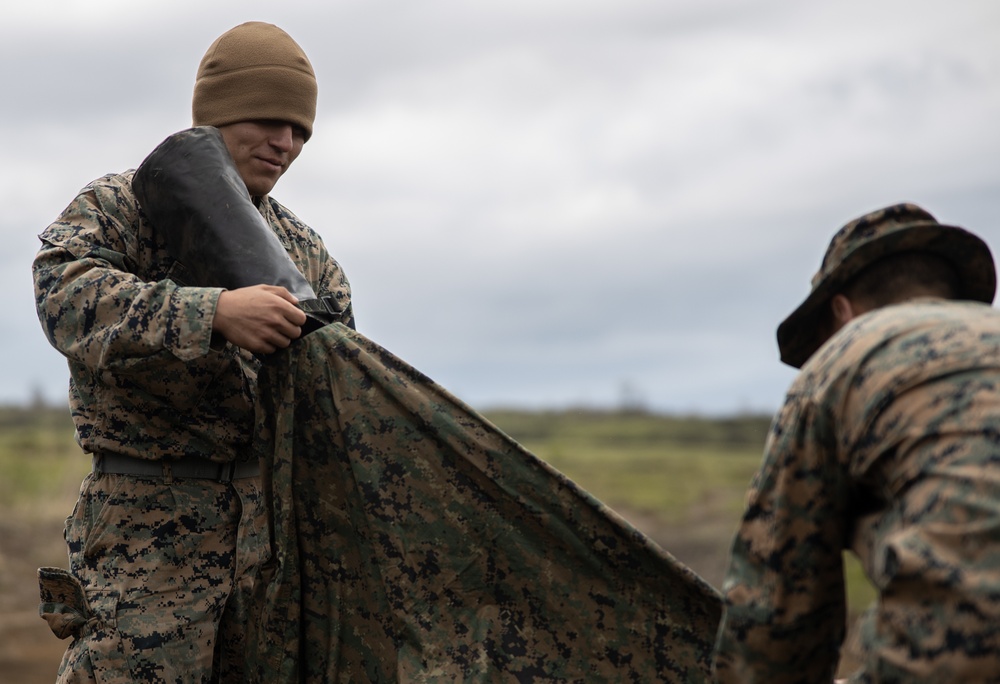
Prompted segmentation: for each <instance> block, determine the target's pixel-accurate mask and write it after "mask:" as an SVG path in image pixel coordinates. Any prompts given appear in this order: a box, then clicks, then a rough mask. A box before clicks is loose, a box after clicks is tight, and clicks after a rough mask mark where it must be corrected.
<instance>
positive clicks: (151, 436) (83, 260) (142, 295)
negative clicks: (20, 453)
mask: <svg viewBox="0 0 1000 684" xmlns="http://www.w3.org/2000/svg"><path fill="white" fill-rule="evenodd" d="M132 174H133V172H132V171H127V172H125V173H123V174H111V175H107V176H104V177H103V178H100V179H98V180H96V181H94V182H93V183H91V184H90V185H88V186H87V187H86V188H84V189H83V190H81V191H80V194H79V195H77V197H76V199H75V200H73V202H72V203H71V204H70V205H69V206H68V207H67V208H66V210H65V211H63V213H62V215H60V216H59V218H58V219H57V220H56V221H55V222H54V223H53V224H52V225H50V226H49V227H48V228H47V229H46V230H45V231H44V232H43V233H42V234H41V235H40V236H39V238H40V239H41V241H42V247H41V249H40V250H39V252H38V254H37V255H36V257H35V260H34V264H33V267H32V270H33V274H34V282H35V301H36V306H37V311H38V317H39V321H40V322H41V324H42V328H43V330H44V332H45V334H46V336H47V337H48V339H49V341H50V342H51V343H52V345H53V346H54V347H55V348H56V349H58V350H59V351H60V352H61V353H62V354H63V355H65V356H66V358H67V360H68V363H69V370H70V392H69V399H70V409H71V411H72V414H73V419H74V422H75V425H76V432H77V441H78V442H79V443H80V445H81V446H82V447H83V448H84V450H86V451H88V452H112V453H119V454H125V455H128V456H134V457H139V458H147V459H161V458H177V457H182V456H188V455H193V456H200V457H203V458H211V459H213V460H217V461H232V460H237V459H244V458H246V457H247V448H248V446H249V444H250V440H251V438H252V434H253V430H254V401H255V397H254V394H255V385H256V378H257V370H258V367H259V362H258V360H257V359H256V358H255V357H254V356H253V355H252V354H250V353H249V352H246V351H244V350H241V349H238V348H237V347H235V346H233V345H231V344H228V343H224V341H222V340H219V339H215V340H213V337H212V319H213V318H214V316H215V307H216V304H217V302H218V298H219V294H220V292H221V291H222V290H221V289H219V288H206V287H188V286H182V285H181V284H180V283H179V282H178V279H177V278H176V272H177V271H178V268H177V264H176V262H175V261H174V260H173V259H172V258H171V257H170V256H169V254H168V253H167V251H166V248H165V246H164V243H163V241H162V238H160V237H158V235H157V233H156V231H155V229H154V227H153V226H151V225H150V224H149V222H148V221H147V220H146V219H145V216H144V215H143V213H142V210H141V208H140V207H139V206H138V204H137V202H136V199H135V196H134V194H133V192H132V187H131V181H132ZM259 207H260V211H261V214H262V215H263V216H264V218H265V220H266V221H267V223H268V224H269V225H270V226H271V227H272V228H273V229H274V232H275V233H276V234H277V235H278V237H279V238H280V240H281V242H282V243H283V244H284V246H285V247H286V249H287V250H288V253H289V255H290V256H291V257H292V260H293V261H294V262H295V264H296V265H297V266H298V268H299V270H301V271H302V273H303V274H304V275H305V277H306V278H307V279H308V280H309V282H310V283H311V284H312V286H313V289H314V290H315V291H316V292H317V294H319V295H327V294H328V295H333V296H335V297H337V298H338V299H340V300H341V301H346V302H347V307H348V308H347V311H348V314H347V316H346V317H345V320H350V319H352V313H351V311H350V308H349V307H350V304H349V302H350V285H349V284H348V281H347V279H346V277H345V276H344V273H343V271H342V270H341V268H340V266H339V265H338V264H337V262H336V261H334V260H333V258H331V257H330V255H329V254H328V253H327V251H326V248H325V246H324V245H323V242H322V240H321V239H320V237H319V236H318V235H317V234H316V233H315V232H314V231H312V229H310V228H309V227H308V226H306V225H305V224H303V223H302V222H301V221H300V220H299V219H298V218H297V217H295V216H294V215H293V214H292V213H291V212H289V211H288V210H287V209H285V208H284V207H282V206H281V205H280V204H279V203H278V202H276V201H274V200H273V199H270V198H269V197H265V198H262V200H261V201H260V203H259Z"/></svg>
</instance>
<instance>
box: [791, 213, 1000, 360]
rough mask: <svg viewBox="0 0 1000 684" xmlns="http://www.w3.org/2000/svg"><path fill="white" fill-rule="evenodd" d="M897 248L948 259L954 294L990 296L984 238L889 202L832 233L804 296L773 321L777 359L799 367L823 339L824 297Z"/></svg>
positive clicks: (992, 280) (992, 274) (991, 274)
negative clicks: (779, 319) (775, 323)
mask: <svg viewBox="0 0 1000 684" xmlns="http://www.w3.org/2000/svg"><path fill="white" fill-rule="evenodd" d="M900 252H930V253H932V254H937V255H938V256H941V257H944V258H945V259H948V260H949V261H950V262H951V263H952V264H953V265H954V267H955V270H956V271H957V273H958V276H959V281H960V282H959V287H960V291H959V293H958V299H967V300H973V301H979V302H985V303H987V304H989V303H991V302H992V301H993V296H994V295H995V294H996V269H995V266H994V264H993V255H992V254H991V253H990V249H989V247H987V246H986V243H985V242H983V241H982V240H981V239H980V238H979V237H977V236H976V235H973V234H972V233H970V232H968V231H967V230H965V229H963V228H958V227H956V226H947V225H943V224H941V223H939V222H938V221H937V219H935V218H934V217H933V216H931V214H929V213H928V212H927V211H925V210H924V209H921V208H920V207H918V206H917V205H915V204H910V203H903V204H895V205H892V206H889V207H885V208H884V209H879V210H877V211H873V212H871V213H868V214H865V215H864V216H860V217H859V218H856V219H854V220H853V221H851V222H850V223H848V224H846V225H845V226H844V227H842V228H841V229H840V230H839V231H837V234H836V235H834V236H833V239H832V240H831V241H830V246H829V247H828V248H827V250H826V254H825V255H824V256H823V262H822V264H821V265H820V269H819V272H818V273H816V275H815V276H813V279H812V290H811V291H810V293H809V296H808V297H806V299H805V301H804V302H802V304H800V305H799V306H798V308H796V309H795V311H793V312H792V313H791V314H790V315H789V316H788V317H787V318H786V319H785V320H784V321H782V323H781V325H779V326H778V333H777V337H778V349H779V350H780V352H781V360H782V361H783V362H784V363H787V364H788V365H789V366H792V367H794V368H801V367H802V364H804V363H805V362H806V361H808V360H809V357H810V356H812V355H813V353H814V352H815V351H816V350H817V349H819V347H820V346H822V344H823V342H825V339H826V338H825V335H824V332H823V330H821V324H822V320H823V312H824V308H825V307H826V305H827V303H828V302H829V301H830V299H831V298H832V297H833V296H834V295H835V294H837V293H838V291H840V290H841V289H842V288H843V287H844V286H845V285H847V284H848V283H849V282H850V281H851V279H852V278H854V276H856V275H858V273H860V272H861V271H862V270H863V269H864V268H865V267H866V266H869V265H870V264H873V263H875V262H876V261H878V260H879V259H881V258H883V257H885V256H888V255H890V254H898V253H900Z"/></svg>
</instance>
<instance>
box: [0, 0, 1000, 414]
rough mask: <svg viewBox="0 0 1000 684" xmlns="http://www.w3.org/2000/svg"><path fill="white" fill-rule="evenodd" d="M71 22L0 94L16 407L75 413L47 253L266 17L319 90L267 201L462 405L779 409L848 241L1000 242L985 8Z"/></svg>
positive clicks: (427, 10) (997, 143)
mask: <svg viewBox="0 0 1000 684" xmlns="http://www.w3.org/2000/svg"><path fill="white" fill-rule="evenodd" d="M53 5H58V7H53ZM81 7H82V5H80V4H79V3H71V2H65V3H52V2H48V3H46V2H44V1H43V2H41V3H34V4H33V5H32V6H31V7H30V8H19V9H17V10H14V13H13V15H12V16H11V17H10V18H9V20H8V21H7V23H5V24H4V26H3V27H0V38H2V39H3V40H0V58H2V59H3V62H4V63H5V64H15V63H16V64H19V65H22V67H21V68H19V69H16V70H15V69H8V70H5V73H4V74H3V75H2V76H0V79H3V80H2V82H0V86H2V87H3V90H4V92H5V93H6V94H8V95H9V96H10V97H9V98H5V101H7V102H9V103H11V104H9V105H7V106H5V107H4V109H3V110H2V112H0V116H2V117H3V122H4V123H5V124H6V127H7V130H8V131H11V130H13V131H16V132H17V135H14V136H12V137H11V139H10V140H8V141H7V142H6V146H5V154H4V158H5V160H9V161H10V163H8V164H5V165H4V166H3V167H2V169H0V188H3V190H2V191H0V192H3V195H2V199H3V201H4V206H5V207H6V208H7V211H6V212H5V214H4V216H3V217H2V218H0V235H2V236H3V237H4V239H5V243H6V245H7V246H8V249H6V250H4V252H3V253H2V255H0V265H2V266H3V269H2V271H0V273H2V275H0V282H2V283H3V285H5V286H7V287H6V292H8V293H9V294H8V298H7V301H6V302H5V303H4V305H3V306H4V308H3V313H4V318H5V320H7V326H8V328H7V330H8V331H10V333H11V334H9V335H7V336H5V338H4V341H3V342H2V344H3V345H4V346H3V347H2V348H0V356H2V357H3V358H5V359H9V360H10V361H9V362H8V364H7V366H8V367H7V368H6V369H5V371H6V372H5V373H4V380H3V381H2V382H0V401H6V400H16V399H20V398H23V397H25V396H27V395H28V394H29V392H31V391H32V389H33V388H36V387H40V388H42V389H43V390H44V392H45V393H46V394H47V395H48V396H50V397H52V398H57V397H59V396H61V393H62V392H63V391H64V390H63V387H64V384H65V369H64V366H63V364H62V362H61V359H59V357H58V355H57V354H55V352H52V351H51V350H50V349H48V348H47V347H46V343H45V341H44V338H43V337H42V335H41V332H40V331H39V328H38V324H37V321H36V320H34V315H33V311H32V305H31V285H30V277H29V274H28V266H29V264H30V260H31V255H32V253H33V251H34V249H35V247H36V242H35V240H34V235H35V234H36V233H38V232H39V231H40V230H41V229H42V228H43V227H44V226H45V225H46V224H47V223H48V222H50V221H51V220H52V219H53V218H54V216H55V215H56V214H57V213H58V212H59V211H60V210H61V208H62V207H63V206H65V205H66V204H67V203H68V202H69V200H70V199H71V198H72V195H73V193H74V192H76V190H77V189H78V188H79V187H81V186H82V185H83V184H85V183H86V182H87V181H89V180H90V179H91V178H93V177H96V176H98V175H100V174H103V173H105V172H109V171H114V170H120V169H123V168H127V167H129V166H135V165H136V164H137V163H138V162H139V161H140V160H141V159H142V157H143V156H144V155H145V154H146V152H148V150H149V149H151V148H152V147H153V146H154V145H155V144H156V143H157V142H159V140H161V139H162V138H163V137H165V136H166V135H167V134H169V133H171V132H172V131H174V130H177V129H178V128H182V127H184V126H186V125H188V117H189V102H190V90H191V85H192V80H193V75H194V71H195V69H196V67H197V63H198V60H199V59H200V57H201V55H202V53H203V52H204V50H205V48H206V47H207V46H208V44H209V43H210V42H211V41H212V40H213V39H214V38H215V36H217V35H218V34H219V33H221V32H222V31H224V30H225V29H227V28H229V27H230V26H232V25H234V24H236V23H239V22H241V21H245V20H248V19H263V20H266V21H273V22H275V23H277V24H279V25H281V26H282V27H283V28H285V29H286V30H288V31H289V32H290V33H291V34H292V35H293V36H294V37H295V38H296V39H297V40H298V41H299V42H300V43H301V44H302V45H303V46H304V47H305V49H306V50H307V52H308V53H309V55H310V58H311V59H312V61H313V63H314V65H315V67H316V70H317V73H318V75H319V77H320V80H321V88H320V117H319V120H318V121H317V125H316V133H315V135H314V137H313V139H312V140H311V141H310V143H309V144H308V145H307V147H306V150H305V152H304V153H303V155H302V157H301V158H300V159H299V161H297V162H296V166H295V168H293V169H292V171H290V172H289V174H288V176H287V177H286V178H285V179H283V180H282V182H281V184H279V186H278V188H277V190H276V193H275V195H276V196H277V197H278V198H279V199H280V200H281V201H282V202H284V203H285V204H287V205H288V206H289V207H290V208H292V210H293V211H295V212H296V213H298V214H299V215H300V216H301V217H302V218H303V219H304V220H306V221H307V222H308V223H310V224H311V225H313V226H314V227H315V228H316V229H317V230H318V231H320V233H321V234H322V235H323V236H324V238H325V240H326V241H327V243H328V245H329V246H330V248H331V251H332V252H333V253H334V254H335V255H336V256H337V258H338V259H339V260H340V261H341V263H342V264H343V265H344V266H345V268H346V269H347V272H348V274H349V275H350V277H351V280H352V283H353V285H354V287H355V296H356V305H357V309H358V316H359V323H360V325H361V328H362V330H363V331H364V332H366V333H367V334H369V335H370V336H371V337H372V338H373V339H375V340H376V341H379V342H381V343H382V344H384V345H385V346H387V347H388V348H390V349H392V350H393V351H395V352H396V353H398V354H400V355H401V356H402V357H403V358H405V359H407V360H408V361H410V362H411V363H413V364H414V365H416V366H417V367H418V368H420V369H421V370H423V371H424V372H426V373H428V374H429V375H431V376H432V377H434V378H435V379H437V380H438V381H440V382H441V383H442V384H443V385H445V386H446V387H448V388H450V389H452V390H453V391H454V392H455V393H456V394H458V395H459V396H460V397H462V398H463V399H465V400H466V401H469V402H470V403H472V404H474V405H478V406H484V405H491V404H497V403H505V404H524V405H535V406H543V405H565V404H571V403H585V404H594V405H613V404H615V403H616V402H618V401H620V400H621V399H622V398H623V395H624V394H629V393H631V395H637V396H641V397H643V398H644V399H645V400H647V401H648V402H649V403H650V405H651V406H652V407H654V408H662V409H667V410H677V411H702V412H729V411H737V410H747V409H754V410H772V409H773V408H775V407H776V406H777V405H778V403H779V402H780V399H781V395H782V393H783V391H784V388H785V386H786V385H787V383H788V382H789V381H790V379H791V377H792V371H791V370H790V369H787V368H784V367H782V366H780V364H778V362H777V351H776V349H775V346H774V341H773V339H774V337H773V335H774V327H775V325H776V324H777V322H778V321H780V320H781V318H783V317H784V315H785V314H786V313H787V312H788V311H790V310H791V309H792V308H793V307H794V306H795V305H796V304H797V303H798V301H799V300H800V299H801V298H802V297H803V296H804V295H805V294H806V292H807V290H808V281H809V278H810V276H811V275H812V272H813V271H814V270H815V268H816V266H817V265H818V263H819V259H820V257H821V255H822V251H823V250H824V249H825V247H826V244H827V242H828V240H829V237H830V235H832V233H833V231H834V230H835V229H836V228H837V227H838V226H839V225H841V224H842V223H844V222H845V221H847V220H849V219H851V218H853V217H854V216H856V215H858V214H860V213H862V212H864V211H867V210H869V209H873V208H875V207H878V206H881V205H884V204H888V203H891V202H896V201H901V200H910V201H916V202H918V203H921V204H923V205H924V206H926V207H927V208H928V209H929V210H931V211H932V212H933V213H935V214H936V215H937V216H938V217H939V218H940V219H942V220H944V221H947V222H952V223H957V224H959V225H964V226H966V227H968V228H970V229H972V230H974V231H976V232H978V233H980V234H981V235H983V236H984V237H985V238H986V239H987V240H988V241H990V242H992V243H993V244H997V243H998V238H1000V225H998V224H1000V221H998V219H1000V192H998V190H1000V188H998V185H1000V174H998V170H1000V168H998V165H997V161H996V160H997V158H998V152H1000V130H998V128H997V126H996V123H995V122H996V121H997V120H998V116H1000V48H998V47H997V42H996V40H995V38H994V27H995V26H997V21H998V19H1000V8H998V7H1000V6H997V5H996V3H994V2H992V1H990V0H984V1H982V2H972V1H960V2H956V3H952V4H949V5H948V6H947V7H946V6H944V5H942V4H941V3H936V2H930V1H929V0H920V1H917V2H912V1H911V2H902V1H901V0H893V1H890V2H883V3H865V2H861V1H860V0H852V1H848V2H842V3H837V4H836V5H832V4H822V5H820V4H817V3H814V4H808V5H807V4H804V3H795V2H790V1H788V0H774V1H771V2H760V3H754V4H753V6H752V7H751V6H748V5H747V3H743V2H736V1H735V0H732V1H729V0H713V1H712V2H703V1H700V2H694V1H693V0H691V1H689V2H671V3H663V2H658V1H654V0H627V1H622V2H615V3H609V2H599V1H597V0H590V1H584V2H580V1H577V2H569V1H565V2H562V1H554V0H549V1H542V2H539V1H538V0H534V1H531V2H529V1H527V0H523V1H516V2H511V1H507V2H503V3H500V2H480V3H474V4H473V3H464V2H458V0H453V1H443V0H431V1H428V2H421V3H408V2H402V1H398V0H397V1H394V2H383V1H376V2H369V1H365V2H362V1H361V0H354V1H348V0H342V1H337V2H330V3H325V4H324V5H323V6H313V3H305V2H289V3H284V4H283V5H282V6H281V7H280V9H279V8H278V7H277V6H276V5H275V4H274V3H263V2H255V1H254V2H241V3H235V2H219V3H211V4H207V3H198V4H195V3H193V2H178V3H171V4H170V5H169V7H168V6H167V5H166V4H164V5H163V6H159V5H155V6H147V5H146V4H138V3H120V2H111V1H109V0H104V1H103V2H93V3H87V7H88V11H87V13H86V14H83V13H82V12H81V10H80V8H81ZM53 9H58V10H61V11H54V12H53V11H52V10H53ZM43 12H44V13H45V14H46V15H49V16H51V17H52V18H51V19H48V18H47V19H45V20H42V19H41V18H40V17H42V13H43Z"/></svg>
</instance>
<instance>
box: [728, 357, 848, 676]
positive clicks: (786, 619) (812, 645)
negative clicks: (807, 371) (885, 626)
mask: <svg viewBox="0 0 1000 684" xmlns="http://www.w3.org/2000/svg"><path fill="white" fill-rule="evenodd" d="M800 378H801V376H800ZM834 420H835V416H833V415H831V413H830V412H829V411H828V410H827V409H826V408H825V407H823V406H820V405H817V404H816V403H814V401H813V399H812V398H811V396H810V395H809V394H807V393H802V392H799V391H797V389H796V387H795V386H793V389H792V391H791V392H790V393H789V396H788V398H787V400H786V403H785V405H784V407H783V408H782V411H781V412H780V413H779V415H778V416H777V418H776V419H775V421H774V423H773V425H772V428H771V433H770V435H769V437H768V441H767V445H766V447H765V454H764V461H763V464H762V466H761V469H760V470H759V472H758V473H757V475H756V476H755V478H754V482H753V484H752V485H751V488H750V490H749V492H748V495H747V504H746V510H745V512H744V514H743V518H742V521H741V523H740V525H739V528H738V531H737V533H736V536H735V539H734V541H733V546H732V549H731V553H730V561H729V568H728V571H727V574H726V579H725V583H724V585H723V594H724V597H725V606H724V614H723V619H722V623H721V625H720V628H719V634H718V639H717V642H716V650H715V664H714V667H715V670H716V676H717V678H718V681H720V682H772V683H781V682H823V681H826V682H829V681H832V678H833V676H834V674H835V670H836V667H837V662H838V658H839V648H840V644H841V642H842V641H843V637H844V622H845V602H844V584H843V561H842V555H841V554H842V550H843V548H844V546H845V542H846V531H845V529H846V523H845V519H844V511H843V505H844V502H845V501H844V500H845V498H846V493H845V492H844V490H845V487H846V485H845V482H844V477H845V476H844V475H842V474H841V468H840V466H839V465H838V459H837V446H836V442H835V438H834V431H833V427H834V425H833V423H834Z"/></svg>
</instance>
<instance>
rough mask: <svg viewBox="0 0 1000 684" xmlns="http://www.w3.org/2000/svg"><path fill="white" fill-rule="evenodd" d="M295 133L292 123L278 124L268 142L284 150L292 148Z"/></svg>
mask: <svg viewBox="0 0 1000 684" xmlns="http://www.w3.org/2000/svg"><path fill="white" fill-rule="evenodd" d="M293 139H294V135H293V130H292V125H291V124H277V125H275V127H274V129H273V130H272V131H271V135H270V136H269V137H268V142H269V143H270V144H271V145H272V146H273V147H274V148H276V149H279V150H281V151H282V152H288V151H289V150H291V149H292V143H293Z"/></svg>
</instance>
